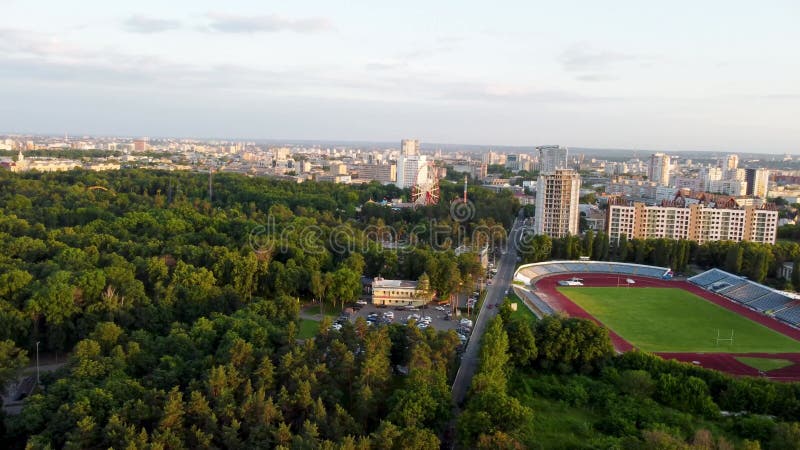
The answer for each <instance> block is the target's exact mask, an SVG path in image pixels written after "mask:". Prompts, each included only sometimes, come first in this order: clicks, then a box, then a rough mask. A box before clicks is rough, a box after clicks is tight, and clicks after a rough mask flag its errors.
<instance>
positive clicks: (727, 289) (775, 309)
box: [687, 269, 800, 327]
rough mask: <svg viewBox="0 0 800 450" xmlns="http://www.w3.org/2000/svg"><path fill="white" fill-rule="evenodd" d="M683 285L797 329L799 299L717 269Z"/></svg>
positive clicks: (694, 277) (799, 313) (799, 323)
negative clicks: (716, 295) (700, 288)
mask: <svg viewBox="0 0 800 450" xmlns="http://www.w3.org/2000/svg"><path fill="white" fill-rule="evenodd" d="M687 281H689V282H690V283H692V284H695V285H697V286H700V287H702V288H703V289H706V290H708V291H711V292H715V293H717V294H719V295H721V296H723V297H725V298H727V299H729V300H731V301H734V302H736V303H739V304H741V305H744V306H746V307H747V308H750V309H752V310H754V311H757V312H759V313H761V314H764V315H767V316H771V317H775V318H776V319H778V320H781V321H783V322H785V323H788V324H789V325H792V326H794V327H800V301H798V300H800V296H797V295H795V294H791V293H788V292H781V291H777V290H775V289H772V288H769V287H767V286H764V285H762V284H758V283H756V282H754V281H750V280H748V279H747V278H744V277H740V276H738V275H733V274H730V273H728V272H725V271H724V270H720V269H711V270H707V271H705V272H703V273H701V274H699V275H695V276H693V277H691V278H689V279H688V280H687Z"/></svg>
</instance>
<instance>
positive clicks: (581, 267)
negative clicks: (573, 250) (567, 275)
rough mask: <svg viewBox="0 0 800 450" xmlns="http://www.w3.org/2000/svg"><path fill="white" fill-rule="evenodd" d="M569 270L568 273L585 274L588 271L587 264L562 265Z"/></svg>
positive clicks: (570, 263) (571, 263) (569, 263)
mask: <svg viewBox="0 0 800 450" xmlns="http://www.w3.org/2000/svg"><path fill="white" fill-rule="evenodd" d="M561 265H562V266H564V267H565V268H566V269H567V272H585V271H586V267H585V266H586V264H579V263H573V262H568V263H561Z"/></svg>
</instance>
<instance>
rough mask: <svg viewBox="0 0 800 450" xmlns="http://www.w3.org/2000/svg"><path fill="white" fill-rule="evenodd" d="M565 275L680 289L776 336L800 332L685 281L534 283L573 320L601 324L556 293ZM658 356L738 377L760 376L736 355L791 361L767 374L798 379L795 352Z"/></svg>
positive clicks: (554, 278)
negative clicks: (577, 279) (574, 278)
mask: <svg viewBox="0 0 800 450" xmlns="http://www.w3.org/2000/svg"><path fill="white" fill-rule="evenodd" d="M565 275H567V276H572V275H580V277H581V278H583V280H584V283H585V284H587V285H590V286H598V287H608V286H620V285H625V283H626V281H625V280H626V279H628V278H631V279H633V280H634V281H636V284H635V285H634V287H631V289H641V288H645V287H668V288H678V289H683V290H685V291H688V292H691V293H692V294H695V295H697V296H698V297H700V298H703V299H705V300H707V301H710V302H712V303H714V304H716V305H719V306H721V307H723V308H725V309H728V310H730V311H733V312H735V313H737V314H739V315H741V316H744V317H747V318H748V319H750V320H752V321H754V322H757V323H760V324H761V325H764V326H765V327H768V328H770V329H772V330H774V331H777V332H778V333H781V334H784V335H786V336H789V337H791V338H793V339H796V340H798V341H800V330H798V329H796V328H792V327H790V326H788V325H786V324H785V323H783V322H779V321H778V320H776V319H773V318H772V317H767V316H764V315H762V314H759V313H757V312H755V311H753V310H751V309H748V308H745V307H744V306H742V305H740V304H738V303H735V302H733V301H731V300H728V299H727V298H725V297H723V296H721V295H718V294H715V293H713V292H709V291H706V290H705V289H703V288H701V287H699V286H696V285H694V284H691V283H689V282H687V281H677V280H660V279H656V278H648V277H640V276H630V275H621V276H617V275H614V274H598V273H586V274H560V275H559V274H556V275H548V276H545V277H543V278H540V279H539V280H537V281H536V288H537V292H536V293H537V295H538V296H539V297H540V298H541V299H542V300H543V301H545V302H547V304H549V305H550V306H551V307H552V308H553V309H554V310H556V311H563V312H565V313H567V314H568V315H570V316H573V317H582V318H586V319H590V320H593V321H595V322H596V323H598V324H601V325H602V323H601V322H600V321H598V320H597V319H596V318H595V317H594V316H592V315H591V314H589V313H588V312H587V311H585V310H584V309H583V308H581V307H580V306H578V305H577V304H575V303H573V302H572V301H571V300H569V299H568V298H567V297H566V296H564V295H562V294H561V293H560V292H558V291H557V290H556V288H557V287H558V281H559V280H560V279H563V278H564V276H565ZM608 334H609V337H610V338H611V342H612V344H614V348H615V349H616V350H617V351H620V352H625V351H629V350H632V349H633V348H634V346H633V345H632V344H631V343H630V342H628V341H626V340H625V339H624V338H622V336H620V335H618V334H617V333H615V332H614V331H613V330H611V329H609V330H608ZM657 354H658V355H659V356H661V357H662V358H665V359H676V360H678V361H683V362H688V363H692V364H697V365H700V366H703V367H706V368H710V369H716V370H719V371H722V372H726V373H730V374H732V375H739V376H745V375H749V376H759V375H760V374H759V372H758V370H756V369H754V368H752V367H750V366H748V365H745V364H743V363H741V362H739V361H738V360H737V359H736V358H735V356H751V357H762V358H780V359H786V360H789V361H792V362H794V364H793V365H791V366H789V367H784V368H782V369H776V370H772V371H770V372H769V373H768V374H767V376H768V377H770V378H773V379H775V380H782V381H796V380H800V354H798V353H779V354H772V353H770V354H767V353H746V354H735V355H734V354H729V353H667V352H665V353H657Z"/></svg>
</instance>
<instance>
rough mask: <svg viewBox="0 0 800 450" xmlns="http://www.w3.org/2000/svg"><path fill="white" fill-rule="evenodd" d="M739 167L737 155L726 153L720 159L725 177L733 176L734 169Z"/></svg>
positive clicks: (734, 173)
mask: <svg viewBox="0 0 800 450" xmlns="http://www.w3.org/2000/svg"><path fill="white" fill-rule="evenodd" d="M738 168H739V155H728V156H726V157H725V159H723V160H722V171H723V172H724V173H725V177H726V178H728V177H730V178H735V175H736V170H737V169H738Z"/></svg>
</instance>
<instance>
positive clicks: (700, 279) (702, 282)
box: [688, 269, 730, 287]
mask: <svg viewBox="0 0 800 450" xmlns="http://www.w3.org/2000/svg"><path fill="white" fill-rule="evenodd" d="M729 276H730V274H729V273H727V272H723V271H722V270H719V269H711V270H709V271H706V272H703V273H701V274H700V275H695V276H693V277H691V278H689V279H688V281H689V282H690V283H693V284H696V285H698V286H701V287H706V286H710V285H712V284H714V283H716V282H717V281H720V280H722V279H724V278H727V277H729Z"/></svg>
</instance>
